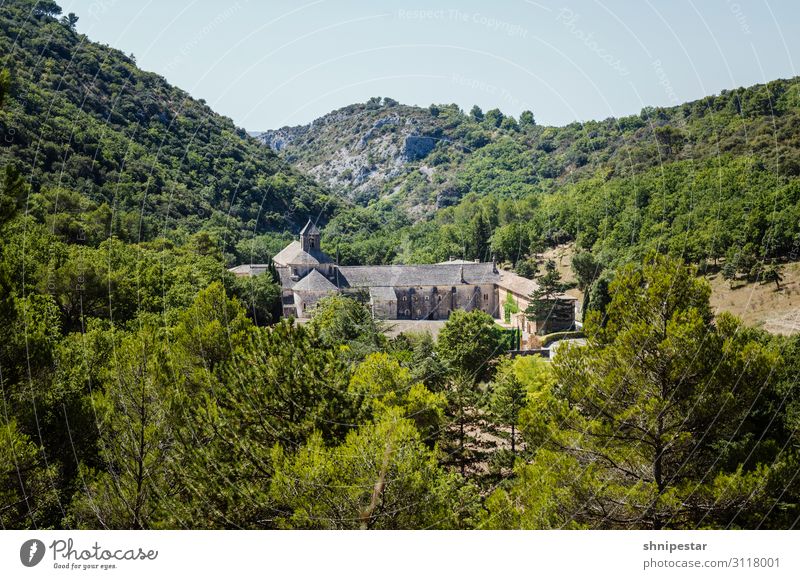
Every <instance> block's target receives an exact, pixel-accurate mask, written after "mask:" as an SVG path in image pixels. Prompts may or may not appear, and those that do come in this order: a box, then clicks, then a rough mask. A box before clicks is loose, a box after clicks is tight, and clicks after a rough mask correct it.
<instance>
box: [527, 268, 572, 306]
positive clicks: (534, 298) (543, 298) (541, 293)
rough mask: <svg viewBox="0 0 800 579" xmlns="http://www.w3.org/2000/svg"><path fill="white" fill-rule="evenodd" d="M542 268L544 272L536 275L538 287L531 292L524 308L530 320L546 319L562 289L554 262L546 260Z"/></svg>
mask: <svg viewBox="0 0 800 579" xmlns="http://www.w3.org/2000/svg"><path fill="white" fill-rule="evenodd" d="M544 269H545V272H544V274H542V275H540V276H537V277H536V282H537V284H538V287H537V288H536V289H535V290H533V292H531V295H530V296H529V297H528V300H529V303H528V307H527V308H525V316H526V317H527V318H528V319H529V320H531V321H541V320H546V319H547V318H548V316H550V314H551V313H552V311H553V307H554V306H555V303H556V296H557V295H558V294H559V293H561V292H562V291H563V289H564V284H563V283H562V282H561V274H560V273H559V272H558V269H557V268H556V262H555V261H553V260H552V259H549V260H547V263H545V266H544Z"/></svg>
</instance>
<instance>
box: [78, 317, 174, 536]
mask: <svg viewBox="0 0 800 579" xmlns="http://www.w3.org/2000/svg"><path fill="white" fill-rule="evenodd" d="M157 332H158V330H155V329H153V328H148V327H144V328H142V329H141V330H140V331H139V332H137V333H136V334H132V335H130V336H127V337H125V338H123V340H122V341H121V343H120V344H119V346H118V347H117V348H116V351H115V354H114V356H113V357H112V359H111V363H110V366H109V372H108V374H107V375H106V376H104V377H103V390H102V391H101V392H99V393H98V394H97V395H96V396H95V397H94V407H95V409H96V412H97V420H98V423H97V429H98V432H99V439H98V443H99V454H100V459H101V464H102V466H101V467H100V468H98V469H96V470H90V469H83V470H82V472H81V475H80V476H81V477H82V478H83V479H84V480H87V481H88V483H87V485H86V487H85V488H83V489H81V490H80V491H79V493H78V494H77V495H76V497H75V500H74V502H73V505H72V509H71V518H72V519H73V522H74V523H75V524H76V525H78V526H80V527H84V528H104V529H147V528H152V527H154V526H155V525H156V524H157V521H159V520H160V518H161V517H162V516H163V514H162V513H160V512H159V511H160V509H161V508H162V504H163V501H164V494H165V493H169V492H170V488H171V487H172V484H171V480H170V479H171V476H170V474H171V472H172V471H171V469H170V462H171V460H172V439H173V435H172V427H173V425H172V423H171V421H170V420H169V405H168V404H169V402H168V401H169V399H170V389H171V388H175V387H178V385H177V384H175V383H174V382H173V376H174V374H173V373H172V371H171V368H170V366H169V365H167V364H165V361H166V360H168V359H169V353H168V350H167V343H166V342H165V341H164V340H162V339H160V338H159V336H158V335H157Z"/></svg>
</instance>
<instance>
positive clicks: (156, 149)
mask: <svg viewBox="0 0 800 579" xmlns="http://www.w3.org/2000/svg"><path fill="white" fill-rule="evenodd" d="M59 13H60V8H58V6H57V5H56V4H55V3H53V2H33V1H21V2H11V3H9V2H5V3H3V4H2V6H0V55H2V63H1V66H2V67H3V69H4V71H5V72H4V74H5V75H6V76H5V77H4V79H5V80H4V81H3V82H4V88H3V94H4V106H3V111H2V117H0V131H1V132H2V135H1V136H2V139H0V159H1V160H2V163H3V165H4V166H12V167H15V168H16V169H17V170H18V171H19V172H20V173H22V174H23V175H25V178H26V181H27V182H28V184H29V185H30V187H31V196H30V198H29V199H28V200H27V202H26V213H27V214H29V215H32V216H34V217H36V218H37V219H38V220H39V221H47V224H48V225H49V227H50V229H51V230H52V231H53V232H54V233H55V234H56V235H58V236H59V237H60V238H62V239H64V240H66V241H70V242H80V243H82V244H85V245H97V244H99V243H100V242H102V241H103V240H105V239H108V238H109V237H110V236H114V237H116V238H118V239H121V240H123V241H126V242H136V241H143V240H152V239H154V238H157V237H165V238H168V239H170V240H172V241H176V242H183V241H185V240H186V239H187V238H188V237H189V236H191V235H192V234H196V233H197V232H201V231H202V232H205V233H206V234H208V235H210V236H211V237H212V238H213V240H214V242H215V243H216V244H217V245H218V246H219V247H220V249H221V250H222V251H223V252H225V253H226V254H228V259H229V260H244V259H246V258H247V257H248V239H249V238H250V237H252V236H253V235H254V234H258V233H263V232H264V231H274V232H283V231H286V230H291V229H296V228H298V227H300V226H302V225H303V224H305V222H306V220H307V219H308V217H309V216H313V217H314V218H317V217H318V216H320V215H321V216H323V217H324V216H326V215H328V214H329V213H330V212H331V211H333V210H334V209H335V208H336V203H335V200H334V199H331V198H330V197H328V196H327V194H326V192H325V190H324V189H323V188H321V187H319V186H318V185H316V184H315V183H314V182H313V181H312V180H310V179H307V178H305V177H304V176H302V175H301V174H298V173H297V172H296V171H294V170H292V169H291V168H290V167H289V166H288V165H287V164H286V163H283V162H281V161H280V160H279V159H278V158H277V157H276V156H275V155H274V154H273V153H272V152H271V151H269V150H268V149H266V148H265V147H261V146H259V144H258V143H257V142H256V141H255V140H254V139H252V138H250V137H248V136H247V134H246V132H245V131H244V130H242V129H238V128H236V127H235V126H234V125H233V122H232V121H231V120H230V119H227V118H225V117H222V116H220V115H218V114H216V113H214V112H213V111H212V110H211V109H210V108H209V107H208V106H206V105H205V104H204V103H203V102H202V101H198V100H195V99H193V98H191V97H190V96H189V95H188V94H187V93H186V92H184V91H182V90H180V89H178V88H176V87H173V86H171V85H170V84H168V83H167V82H166V81H165V80H164V79H163V78H162V77H160V76H158V75H156V74H153V73H148V72H144V71H142V70H140V69H139V68H137V67H136V63H135V60H134V58H133V57H132V56H126V55H125V54H123V53H122V52H120V51H118V50H115V49H113V48H110V47H108V46H103V45H99V44H96V43H93V42H90V41H89V39H88V38H86V37H85V36H84V35H81V34H78V33H77V32H76V31H75V29H74V23H73V24H70V23H69V22H67V21H65V22H61V21H59V20H58V18H57V16H58V14H59Z"/></svg>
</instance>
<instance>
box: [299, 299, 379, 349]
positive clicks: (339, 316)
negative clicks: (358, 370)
mask: <svg viewBox="0 0 800 579" xmlns="http://www.w3.org/2000/svg"><path fill="white" fill-rule="evenodd" d="M309 326H310V327H311V328H312V330H313V331H314V332H316V333H317V334H318V335H319V337H320V340H321V341H322V343H323V344H325V345H326V346H328V347H344V348H347V350H348V351H349V352H350V355H351V356H352V357H353V359H355V360H359V359H361V358H363V357H364V356H365V355H367V354H368V353H369V352H372V351H374V350H377V349H378V347H379V346H380V345H381V344H382V343H383V340H384V337H383V335H382V334H381V333H380V326H379V322H378V321H376V320H375V319H373V317H372V312H370V311H369V308H367V307H366V306H365V305H364V304H362V303H361V302H360V301H358V300H356V299H354V298H351V297H348V296H344V295H341V294H336V295H332V296H328V297H325V298H323V299H321V300H320V301H319V302H318V303H317V307H316V309H315V310H314V314H313V316H312V317H311V321H310V322H309Z"/></svg>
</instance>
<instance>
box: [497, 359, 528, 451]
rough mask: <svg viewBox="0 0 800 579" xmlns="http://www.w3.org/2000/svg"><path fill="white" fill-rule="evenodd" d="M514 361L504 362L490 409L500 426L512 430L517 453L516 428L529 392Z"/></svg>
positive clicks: (499, 370)
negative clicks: (518, 374)
mask: <svg viewBox="0 0 800 579" xmlns="http://www.w3.org/2000/svg"><path fill="white" fill-rule="evenodd" d="M514 365H515V362H514V360H513V359H507V360H504V361H503V363H502V364H501V365H500V368H499V369H498V371H497V376H496V377H495V380H494V382H493V385H492V395H491V402H490V409H491V412H492V415H493V416H494V417H495V419H496V421H497V423H498V424H501V425H503V426H508V427H510V428H511V452H512V453H514V452H516V442H517V435H516V427H517V421H518V420H519V416H520V411H521V410H522V408H523V407H524V406H525V401H526V399H527V390H526V388H525V385H524V384H523V383H522V381H521V380H520V379H519V378H518V377H517V373H516V371H515V367H514Z"/></svg>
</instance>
